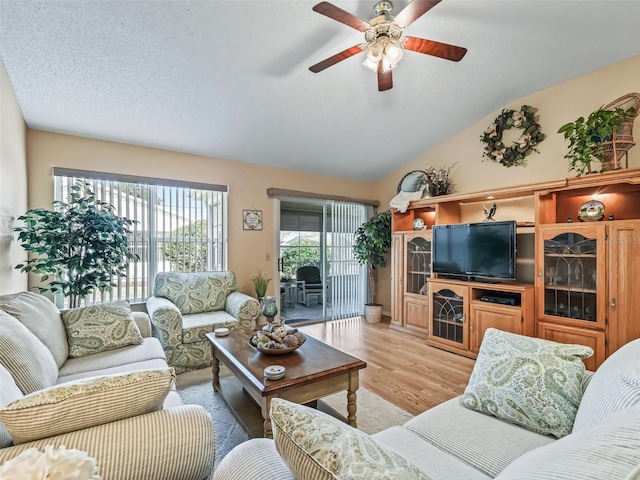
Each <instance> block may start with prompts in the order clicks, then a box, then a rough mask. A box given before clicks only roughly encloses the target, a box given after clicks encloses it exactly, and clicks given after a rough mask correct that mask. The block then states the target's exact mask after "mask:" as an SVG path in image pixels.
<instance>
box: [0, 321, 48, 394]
mask: <svg viewBox="0 0 640 480" xmlns="http://www.w3.org/2000/svg"><path fill="white" fill-rule="evenodd" d="M0 363H1V364H2V365H4V367H5V368H6V369H7V370H9V372H10V373H11V376H12V377H13V379H14V381H15V382H16V385H17V386H18V388H19V389H20V391H21V392H22V393H24V394H25V395H26V394H28V393H32V392H35V391H36V390H41V389H43V388H46V387H50V386H51V385H53V384H55V383H56V379H57V378H58V366H57V365H56V361H55V359H54V358H53V355H52V354H51V352H50V351H49V349H48V348H47V347H45V346H44V343H42V342H41V341H40V340H38V338H37V337H36V336H35V335H34V334H33V333H31V332H30V331H29V329H28V328H27V327H25V326H24V325H23V324H22V323H20V321H19V320H18V319H17V318H15V317H12V316H11V315H9V314H8V313H5V312H4V311H2V310H0Z"/></svg>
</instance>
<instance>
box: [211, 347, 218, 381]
mask: <svg viewBox="0 0 640 480" xmlns="http://www.w3.org/2000/svg"><path fill="white" fill-rule="evenodd" d="M211 350H212V352H211V353H212V357H213V359H212V360H211V373H212V374H213V381H212V385H213V390H214V391H218V389H219V387H220V360H218V357H216V355H215V352H214V351H213V350H214V348H213V347H212V348H211Z"/></svg>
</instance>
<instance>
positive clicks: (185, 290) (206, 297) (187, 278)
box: [153, 272, 238, 315]
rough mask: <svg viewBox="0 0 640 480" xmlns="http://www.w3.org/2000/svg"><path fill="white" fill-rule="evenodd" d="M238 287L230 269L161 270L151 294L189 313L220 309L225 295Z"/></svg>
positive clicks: (184, 313)
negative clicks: (213, 270) (183, 271)
mask: <svg viewBox="0 0 640 480" xmlns="http://www.w3.org/2000/svg"><path fill="white" fill-rule="evenodd" d="M237 289H238V283H237V281H236V276H235V275H234V274H233V272H194V273H182V272H162V273H158V274H157V275H156V279H155V284H154V289H153V294H154V296H156V297H164V298H167V299H169V300H171V302H172V303H173V304H174V305H175V306H176V307H178V309H179V310H180V313H182V314H183V315H188V314H190V313H201V312H213V311H217V310H223V309H224V303H225V300H226V298H227V295H229V294H230V293H231V292H235V291H236V290H237Z"/></svg>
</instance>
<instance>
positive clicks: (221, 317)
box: [147, 271, 260, 373]
mask: <svg viewBox="0 0 640 480" xmlns="http://www.w3.org/2000/svg"><path fill="white" fill-rule="evenodd" d="M237 289H238V283H237V281H236V276H235V274H234V273H233V272H229V271H226V272H193V273H182V272H163V273H158V274H157V275H156V278H155V283H154V288H153V296H152V297H150V298H149V299H148V300H147V312H149V316H150V318H151V323H152V325H153V335H154V336H155V337H156V338H157V339H158V340H160V343H161V344H162V347H163V348H164V352H165V354H166V356H167V361H168V363H169V365H171V366H172V367H174V368H175V369H176V372H177V373H183V372H186V371H189V370H197V369H200V368H206V367H209V366H211V345H210V344H209V342H208V341H207V339H206V337H205V335H206V334H207V333H210V332H213V331H214V330H215V329H216V328H222V327H225V328H237V327H241V328H252V327H255V321H256V319H257V318H258V316H259V315H260V303H259V302H258V300H256V299H255V298H253V297H250V296H249V295H245V294H244V293H241V292H238V291H236V290H237Z"/></svg>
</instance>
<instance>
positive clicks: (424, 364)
mask: <svg viewBox="0 0 640 480" xmlns="http://www.w3.org/2000/svg"><path fill="white" fill-rule="evenodd" d="M300 330H301V331H302V332H304V333H305V334H309V335H312V336H314V337H315V338H317V339H319V340H322V341H323V342H326V343H328V344H330V345H332V346H334V347H336V348H338V349H340V350H343V351H345V352H347V353H349V354H351V355H353V356H355V357H358V358H359V359H361V360H364V361H365V362H367V368H365V369H363V370H360V386H361V387H366V388H367V389H368V390H370V391H372V392H375V393H376V394H378V395H380V396H381V397H383V398H384V399H386V400H388V401H389V402H391V403H393V404H394V405H396V406H398V407H400V408H402V409H404V410H406V411H407V412H409V413H411V414H413V415H417V414H419V413H422V412H424V411H425V410H427V409H429V408H431V407H434V406H436V405H438V404H440V403H442V402H444V401H445V400H448V399H450V398H453V397H455V396H457V395H460V394H461V393H462V392H463V391H464V389H465V387H466V385H467V382H468V381H469V376H470V375H471V370H472V369H473V365H474V362H475V360H473V359H470V358H466V357H462V356H460V355H456V354H453V353H449V352H446V351H444V350H439V349H437V348H433V347H429V346H427V345H426V344H425V341H424V339H421V338H418V337H414V336H413V335H409V334H407V333H403V332H398V331H397V330H392V329H390V328H389V324H388V323H387V322H382V323H377V324H369V323H367V322H366V321H365V320H364V319H362V318H360V317H358V318H347V319H343V320H332V321H328V322H324V323H318V324H314V325H306V326H303V327H300Z"/></svg>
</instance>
